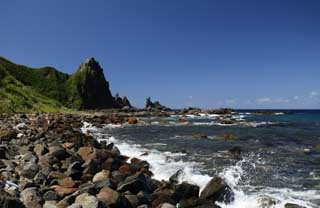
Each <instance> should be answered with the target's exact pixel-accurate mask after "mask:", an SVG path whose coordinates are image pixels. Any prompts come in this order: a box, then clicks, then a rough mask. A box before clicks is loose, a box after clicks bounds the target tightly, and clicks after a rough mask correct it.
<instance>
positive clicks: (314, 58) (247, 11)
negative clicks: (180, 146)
mask: <svg viewBox="0 0 320 208" xmlns="http://www.w3.org/2000/svg"><path fill="white" fill-rule="evenodd" d="M0 7H1V12H0V28H1V29H0V56H4V57H6V58H8V59H10V60H12V61H14V62H16V63H20V64H25V65H29V66H33V67H40V66H48V65H49V66H54V67H55V68H57V69H59V70H61V71H64V72H67V73H73V72H74V71H75V70H76V69H77V68H78V66H79V65H80V63H81V62H83V61H84V60H85V58H87V57H89V56H94V57H95V58H96V59H97V60H98V61H99V62H100V64H101V66H102V67H103V68H104V72H105V75H106V78H107V79H108V80H109V82H110V86H111V90H112V93H113V94H115V93H116V92H119V93H120V95H127V96H128V98H129V99H130V100H131V101H132V103H133V104H134V105H136V106H140V107H141V106H143V105H144V102H145V98H146V97H147V96H149V95H150V96H151V97H152V98H153V99H156V100H160V101H161V103H163V104H165V105H168V106H169V107H186V106H190V105H191V106H198V107H205V108H209V107H222V106H227V107H234V108H319V107H320V1H318V0H286V1H285V0H255V1H254V0H227V1H224V0H219V1H215V0H95V1H93V0H51V1H49V0H48V1H44V0H2V1H1V6H0Z"/></svg>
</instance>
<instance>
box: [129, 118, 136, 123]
mask: <svg viewBox="0 0 320 208" xmlns="http://www.w3.org/2000/svg"><path fill="white" fill-rule="evenodd" d="M128 123H129V124H137V123H138V119H136V118H134V117H130V118H128Z"/></svg>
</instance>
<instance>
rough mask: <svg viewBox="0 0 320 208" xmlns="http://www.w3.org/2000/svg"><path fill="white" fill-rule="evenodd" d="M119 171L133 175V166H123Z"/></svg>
mask: <svg viewBox="0 0 320 208" xmlns="http://www.w3.org/2000/svg"><path fill="white" fill-rule="evenodd" d="M119 171H120V172H121V173H123V174H126V175H129V174H131V173H132V170H131V166H130V165H129V164H123V165H122V166H120V168H119Z"/></svg>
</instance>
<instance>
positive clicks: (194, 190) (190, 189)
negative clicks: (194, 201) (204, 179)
mask: <svg viewBox="0 0 320 208" xmlns="http://www.w3.org/2000/svg"><path fill="white" fill-rule="evenodd" d="M199 191H200V188H199V186H196V185H192V184H189V183H186V182H183V183H181V184H179V185H177V186H176V188H175V192H176V194H177V195H178V196H179V198H180V199H189V198H198V197H199Z"/></svg>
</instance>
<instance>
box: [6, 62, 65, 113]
mask: <svg viewBox="0 0 320 208" xmlns="http://www.w3.org/2000/svg"><path fill="white" fill-rule="evenodd" d="M66 110H67V109H66V108H64V107H63V106H62V105H61V104H60V103H59V102H57V101H55V100H53V99H50V98H48V97H45V96H43V95H41V94H39V93H38V92H37V91H35V90H33V89H32V88H31V87H28V86H25V85H23V84H22V83H21V82H19V81H18V80H16V79H15V78H14V77H13V76H11V75H10V74H9V73H7V71H6V70H5V69H4V68H3V66H1V65H0V113H6V112H34V111H37V112H58V111H66Z"/></svg>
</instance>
